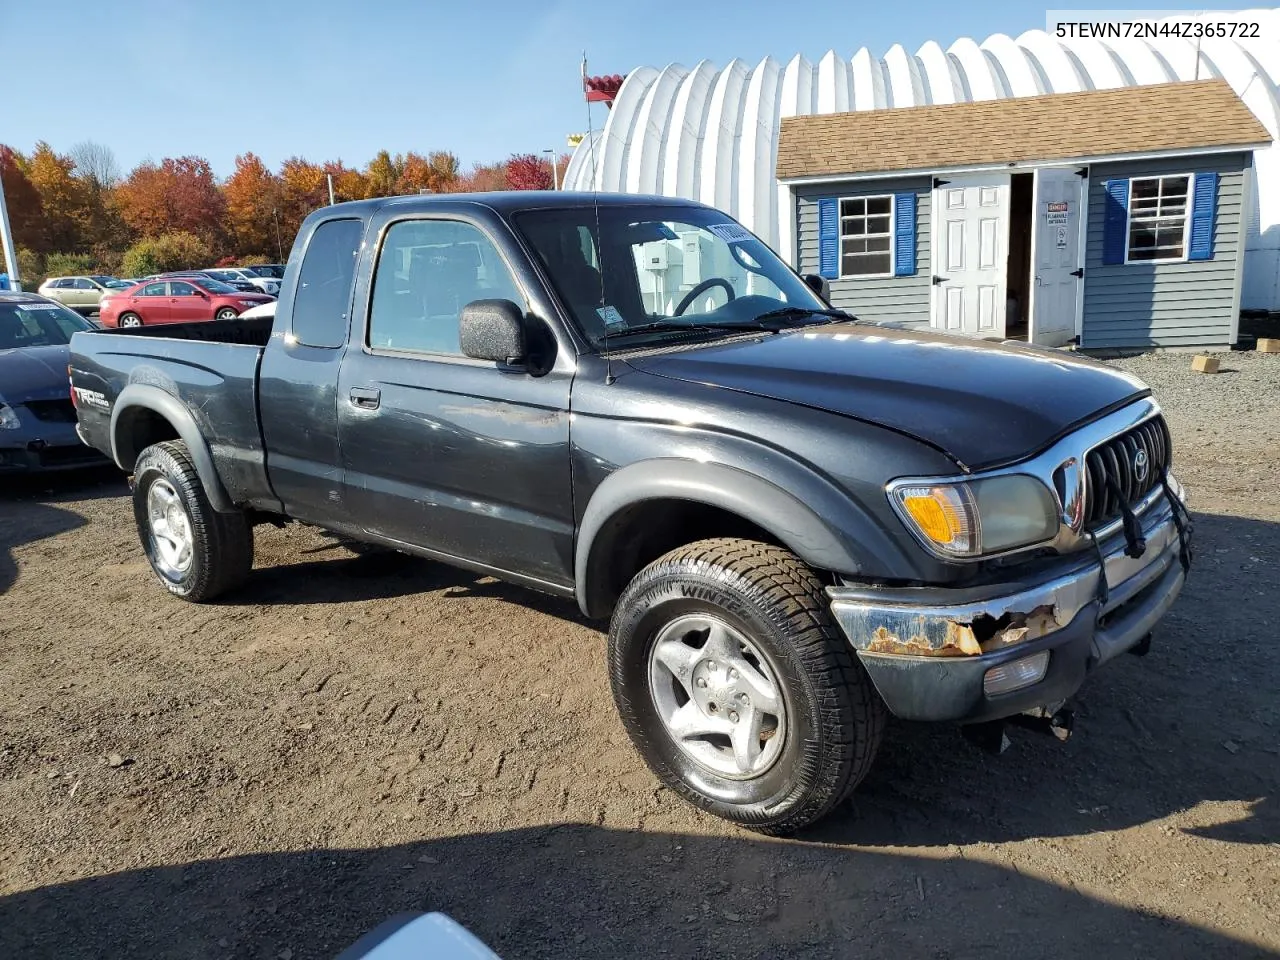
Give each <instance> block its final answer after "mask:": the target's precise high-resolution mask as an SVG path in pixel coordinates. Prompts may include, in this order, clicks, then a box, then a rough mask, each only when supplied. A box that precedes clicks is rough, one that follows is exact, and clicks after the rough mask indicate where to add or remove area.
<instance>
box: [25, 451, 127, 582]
mask: <svg viewBox="0 0 1280 960" xmlns="http://www.w3.org/2000/svg"><path fill="white" fill-rule="evenodd" d="M127 492H128V487H127V486H126V484H125V481H124V478H123V477H122V476H121V474H120V471H118V470H116V469H114V468H111V469H109V470H108V469H92V470H81V471H74V472H68V473H57V474H48V475H43V476H21V477H19V476H12V475H10V476H5V477H0V595H2V594H4V593H5V592H6V591H7V590H8V589H9V588H10V587H11V586H13V584H14V581H16V580H17V579H18V564H17V561H16V560H15V559H14V556H13V551H14V550H15V549H17V548H18V547H22V546H25V545H26V544H28V543H35V542H36V541H38V540H44V539H46V538H48V537H55V536H57V535H58V534H60V533H66V532H67V531H69V530H76V529H78V528H80V527H83V526H84V524H85V520H84V518H83V517H81V516H80V515H79V514H76V513H72V512H71V511H70V510H64V509H62V508H61V507H59V506H57V504H58V503H59V502H61V501H65V500H90V499H97V498H99V497H114V496H120V495H122V494H124V493H127Z"/></svg>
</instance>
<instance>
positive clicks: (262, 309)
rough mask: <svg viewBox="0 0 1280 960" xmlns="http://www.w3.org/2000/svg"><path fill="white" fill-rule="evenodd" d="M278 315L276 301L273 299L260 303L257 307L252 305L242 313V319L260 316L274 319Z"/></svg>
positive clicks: (253, 318) (254, 318)
mask: <svg viewBox="0 0 1280 960" xmlns="http://www.w3.org/2000/svg"><path fill="white" fill-rule="evenodd" d="M275 315H276V301H274V300H271V301H269V302H267V303H260V304H258V305H257V306H256V307H250V308H249V309H248V310H246V311H245V312H244V313H242V314H240V319H241V320H256V319H257V318H258V317H266V318H267V319H272V318H274V317H275Z"/></svg>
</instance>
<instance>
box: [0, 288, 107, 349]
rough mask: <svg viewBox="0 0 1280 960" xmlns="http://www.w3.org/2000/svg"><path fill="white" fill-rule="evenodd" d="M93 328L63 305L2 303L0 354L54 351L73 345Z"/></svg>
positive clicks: (2, 301)
mask: <svg viewBox="0 0 1280 960" xmlns="http://www.w3.org/2000/svg"><path fill="white" fill-rule="evenodd" d="M92 329H93V324H91V323H90V322H89V321H88V320H86V319H84V318H83V317H82V316H80V314H78V313H76V312H74V311H72V310H68V309H67V308H66V307H64V306H62V304H60V303H46V302H41V301H36V302H31V301H25V300H23V301H12V300H11V301H9V302H8V303H6V302H5V301H4V300H3V299H0V350H14V349H20V348H22V347H52V346H61V345H63V344H68V343H70V342H71V335H72V334H73V333H76V332H77V331H80V330H92Z"/></svg>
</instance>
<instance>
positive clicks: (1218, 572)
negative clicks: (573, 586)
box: [227, 514, 1280, 847]
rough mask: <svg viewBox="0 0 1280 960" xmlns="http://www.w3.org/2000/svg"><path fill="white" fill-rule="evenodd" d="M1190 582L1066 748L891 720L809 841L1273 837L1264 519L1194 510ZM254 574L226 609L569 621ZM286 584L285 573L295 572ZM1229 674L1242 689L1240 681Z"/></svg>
mask: <svg viewBox="0 0 1280 960" xmlns="http://www.w3.org/2000/svg"><path fill="white" fill-rule="evenodd" d="M1194 520H1195V537H1196V560H1195V565H1194V567H1193V570H1192V576H1191V579H1190V580H1189V581H1188V584H1187V586H1186V588H1185V590H1184V592H1183V596H1182V597H1181V598H1180V599H1179V601H1178V603H1177V604H1176V605H1175V607H1174V609H1173V611H1172V612H1171V613H1170V615H1169V616H1168V617H1167V618H1166V620H1165V621H1164V622H1162V624H1161V626H1160V627H1159V629H1158V632H1157V634H1156V636H1155V640H1154V643H1153V647H1152V652H1151V653H1150V654H1149V655H1148V656H1147V657H1145V658H1142V659H1139V658H1137V657H1128V656H1126V657H1121V658H1120V659H1119V660H1117V661H1115V662H1114V663H1112V664H1108V665H1107V666H1106V668H1105V669H1103V670H1100V671H1098V672H1097V673H1096V674H1094V675H1093V676H1092V677H1090V678H1089V680H1088V682H1087V683H1086V684H1085V687H1084V688H1083V690H1082V691H1081V693H1080V695H1079V697H1078V698H1077V699H1076V702H1075V704H1074V705H1075V707H1076V710H1077V732H1076V735H1075V736H1074V737H1073V738H1072V740H1071V741H1070V742H1069V743H1067V744H1059V743H1058V742H1057V741H1056V740H1054V739H1052V738H1050V737H1046V736H1041V735H1037V734H1034V733H1031V732H1029V731H1025V730H1011V731H1010V736H1011V739H1012V740H1013V747H1012V749H1011V750H1010V751H1009V752H1007V753H1006V754H1005V755H1003V756H1000V757H991V756H989V755H987V754H984V753H982V752H980V751H979V750H977V749H975V748H974V747H972V746H970V745H969V744H968V743H966V742H964V741H963V740H962V739H961V738H960V737H959V736H958V734H957V731H956V729H955V728H954V727H949V726H943V725H921V724H908V723H894V724H891V726H890V728H889V731H888V734H887V736H886V738H885V743H884V746H883V748H882V750H881V753H880V756H879V759H878V760H877V762H876V765H875V767H874V768H873V769H872V771H871V773H870V775H869V776H868V778H867V780H866V781H864V782H863V784H862V785H861V786H860V787H859V789H858V791H857V793H856V794H855V795H854V797H853V800H852V802H851V804H850V809H849V810H848V811H847V812H841V813H838V814H836V815H835V816H833V817H831V818H830V819H829V820H828V821H826V822H825V823H823V824H822V825H820V826H819V827H817V828H815V829H814V830H813V831H812V832H811V833H810V834H809V838H810V839H814V840H820V841H822V842H825V843H835V844H844V845H863V844H868V845H885V844H888V845H896V846H905V847H917V846H945V845H947V844H952V843H958V844H965V843H975V842H982V841H986V842H993V843H1000V842H1007V841H1018V840H1026V839H1029V838H1033V837H1054V836H1077V835H1084V834H1089V833H1097V832H1105V831H1110V830H1117V829H1123V828H1126V827H1131V826H1134V825H1140V824H1144V823H1150V822H1152V821H1158V820H1162V819H1164V818H1167V817H1170V816H1171V815H1175V814H1177V813H1178V812H1180V811H1186V810H1191V809H1193V808H1195V807H1196V806H1197V805H1199V804H1202V803H1206V802H1209V803H1213V802H1237V803H1243V804H1247V805H1248V810H1249V813H1248V816H1247V817H1245V818H1244V819H1231V820H1229V822H1226V823H1222V824H1219V825H1216V826H1212V827H1205V826H1197V827H1195V828H1193V829H1192V828H1188V830H1187V832H1188V833H1194V834H1196V835H1198V836H1202V837H1206V838H1212V839H1221V840H1224V841H1234V842H1242V843H1257V842H1267V841H1273V840H1275V839H1276V838H1277V837H1280V809H1278V808H1277V805H1276V802H1275V798H1276V796H1277V793H1278V792H1280V754H1278V753H1277V751H1276V744H1275V738H1274V732H1273V731H1274V729H1275V726H1276V724H1277V723H1280V707H1278V705H1277V704H1276V702H1275V698H1274V695H1273V691H1274V690H1276V689H1280V660H1277V658H1276V657H1275V655H1274V641H1273V637H1272V634H1271V632H1270V630H1269V628H1268V627H1267V624H1270V623H1276V622H1280V593H1277V592H1276V591H1274V590H1271V591H1268V590H1265V589H1263V587H1262V586H1261V584H1262V582H1263V580H1264V579H1265V577H1266V574H1267V571H1270V570H1274V569H1276V568H1278V567H1280V524H1276V523H1269V522H1265V521H1258V520H1250V519H1244V518H1239V517H1230V516H1220V515H1214V514H1197V515H1196V516H1195V518H1194ZM338 554H339V555H340V556H342V557H346V559H332V560H314V561H308V562H305V563H302V564H294V565H290V566H282V567H274V568H270V569H266V570H258V571H255V572H254V574H253V576H252V577H251V578H250V581H249V582H248V584H247V585H246V586H245V587H244V588H243V589H242V590H240V591H238V592H237V593H236V594H235V595H234V597H230V598H227V602H235V603H272V602H281V603H283V602H288V603H332V602H341V601H343V600H355V599H368V598H371V597H389V596H401V595H406V594H412V593H418V592H423V591H429V590H440V591H444V592H445V595H446V596H459V597H466V596H475V595H477V594H480V595H484V596H490V597H497V598H499V599H501V600H504V601H506V602H508V603H510V604H511V605H512V607H513V615H518V611H519V610H520V609H528V608H532V609H536V610H538V611H540V612H542V613H545V614H548V615H551V616H556V617H559V618H561V619H563V620H565V621H568V622H573V623H577V624H580V625H583V626H586V627H587V628H589V629H596V630H599V629H601V626H602V625H601V624H597V623H591V622H590V621H586V620H584V619H583V618H582V617H581V615H580V613H579V612H578V609H577V606H576V605H575V604H574V603H573V602H572V601H569V600H564V599H560V598H556V597H549V596H545V595H543V594H539V593H535V592H533V591H530V590H527V589H524V588H521V587H516V586H512V585H509V584H505V583H502V582H498V581H494V580H492V579H489V578H481V577H478V576H476V575H475V574H471V573H468V572H466V571H462V570H457V569H454V568H451V567H447V566H444V565H442V564H438V563H434V562H431V561H426V560H421V559H417V558H412V557H406V556H404V555H402V554H395V553H383V554H373V555H370V556H365V557H357V558H350V557H347V555H346V553H345V551H343V550H341V549H338ZM299 574H302V575H299ZM1246 678H1247V680H1248V682H1244V681H1245V679H1246Z"/></svg>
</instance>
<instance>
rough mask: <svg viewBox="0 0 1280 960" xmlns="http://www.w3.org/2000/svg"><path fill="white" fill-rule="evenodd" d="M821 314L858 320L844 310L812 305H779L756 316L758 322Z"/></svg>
mask: <svg viewBox="0 0 1280 960" xmlns="http://www.w3.org/2000/svg"><path fill="white" fill-rule="evenodd" d="M811 316H820V317H830V318H831V319H832V320H851V321H854V322H856V321H857V319H858V318H857V317H855V316H854V315H853V314H851V313H846V312H845V311H843V310H824V309H821V308H820V309H816V310H815V309H813V308H812V307H796V306H791V307H779V308H778V309H777V310H766V311H765V312H764V313H762V314H760V315H759V316H758V317H756V318H755V321H756V323H760V322H762V321H765V320H802V319H804V318H805V317H811Z"/></svg>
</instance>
